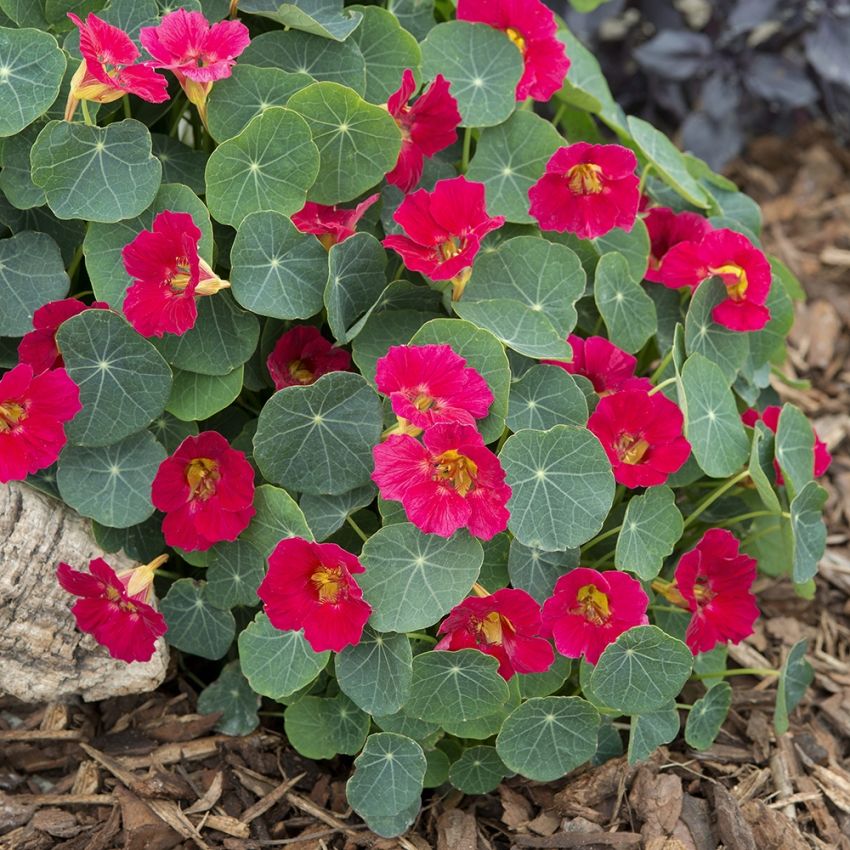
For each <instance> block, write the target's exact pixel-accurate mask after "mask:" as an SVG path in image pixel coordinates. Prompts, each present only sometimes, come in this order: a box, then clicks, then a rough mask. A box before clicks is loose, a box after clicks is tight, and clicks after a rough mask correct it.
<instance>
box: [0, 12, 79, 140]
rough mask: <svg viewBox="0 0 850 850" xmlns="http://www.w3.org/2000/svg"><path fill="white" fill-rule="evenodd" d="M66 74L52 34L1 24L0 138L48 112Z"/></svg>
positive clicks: (14, 132)
mask: <svg viewBox="0 0 850 850" xmlns="http://www.w3.org/2000/svg"><path fill="white" fill-rule="evenodd" d="M64 75H65V54H64V53H63V51H62V50H61V49H60V48H59V45H58V44H57V43H56V39H55V38H54V37H53V36H52V35H50V34H48V33H46V32H40V31H39V30H37V29H17V30H16V29H7V28H6V27H0V137H3V136H14V135H15V134H16V133H20V132H21V130H23V129H24V127H26V126H27V125H28V124H31V123H32V122H33V121H35V119H36V118H38V116H39V115H43V114H44V113H45V112H47V109H48V108H49V106H50V105H51V104H52V103H53V101H54V100H56V97H57V96H58V94H59V87H60V86H61V85H62V78H63V77H64Z"/></svg>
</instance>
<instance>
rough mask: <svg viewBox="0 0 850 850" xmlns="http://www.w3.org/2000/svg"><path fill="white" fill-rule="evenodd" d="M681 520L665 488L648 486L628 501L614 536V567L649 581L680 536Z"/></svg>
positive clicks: (658, 570) (671, 497)
mask: <svg viewBox="0 0 850 850" xmlns="http://www.w3.org/2000/svg"><path fill="white" fill-rule="evenodd" d="M683 529H684V523H683V520H682V514H681V513H680V512H679V509H678V508H677V507H676V497H675V496H674V494H673V491H672V490H671V489H670V488H669V487H663V486H662V487H650V488H649V489H647V490H645V491H644V492H643V493H642V494H641V495H639V496H634V497H633V498H631V499H630V500H629V503H628V505H627V507H626V515H625V517H624V518H623V528H622V530H621V531H620V534H619V535H618V537H617V548H616V550H615V554H614V566H615V567H616V568H617V569H618V570H628V571H629V572H633V573H634V574H635V575H636V576H638V578H640V579H641V580H642V581H651V580H652V579H654V578H656V577H657V576H658V574H659V573H660V572H661V567H662V566H663V565H664V559H665V558H666V557H667V556H668V555H669V554H670V553H671V552H672V551H673V547H674V546H675V545H676V543H677V541H678V540H679V538H680V537H681V536H682V531H683Z"/></svg>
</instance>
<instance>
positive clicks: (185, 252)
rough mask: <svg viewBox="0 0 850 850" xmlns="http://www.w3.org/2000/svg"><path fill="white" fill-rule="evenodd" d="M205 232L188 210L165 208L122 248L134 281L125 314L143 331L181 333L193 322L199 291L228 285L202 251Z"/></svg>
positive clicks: (209, 291)
mask: <svg viewBox="0 0 850 850" xmlns="http://www.w3.org/2000/svg"><path fill="white" fill-rule="evenodd" d="M200 241H201V231H200V229H199V228H198V227H197V226H196V225H195V222H194V221H193V220H192V216H191V215H189V213H185V212H171V211H170V210H164V211H163V212H161V213H158V214H157V216H156V218H155V219H154V220H153V226H152V229H151V230H143V231H142V232H141V233H139V235H138V236H137V237H136V238H135V239H134V240H133V241H132V242H130V243H129V245H125V246H124V249H123V250H122V252H121V257H122V259H123V260H124V268H125V269H126V271H127V274H128V275H130V277H132V278H133V279H134V280H133V283H132V284H131V285H130V286H129V287H128V288H127V295H126V297H125V298H124V315H125V316H126V317H127V321H128V322H129V323H130V324H131V325H132V326H133V327H134V328H135V330H136V331H137V332H138V333H140V334H141V335H142V336H147V337H151V336H158V337H161V336H162V335H163V334H166V333H171V334H177V335H178V336H179V335H181V334H184V333H186V331H188V330H190V329H191V328H193V327H194V326H195V322H196V321H197V320H198V305H197V304H196V303H195V299H196V298H197V297H198V296H199V295H214V294H215V293H216V292H218V291H219V290H220V289H225V288H226V287H228V286H230V283H229V282H228V281H226V280H222V279H221V278H220V277H219V276H218V275H217V274H216V273H215V272H214V271H213V270H212V269H211V268H210V266H209V265H208V264H207V263H206V262H205V261H204V260H202V259H201V257H200V255H199V254H198V245H199V243H200Z"/></svg>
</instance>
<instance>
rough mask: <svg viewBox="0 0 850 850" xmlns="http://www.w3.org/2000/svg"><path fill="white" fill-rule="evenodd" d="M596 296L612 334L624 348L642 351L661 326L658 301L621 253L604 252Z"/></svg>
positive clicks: (596, 285)
mask: <svg viewBox="0 0 850 850" xmlns="http://www.w3.org/2000/svg"><path fill="white" fill-rule="evenodd" d="M593 297H594V299H595V301H596V307H597V308H598V310H599V313H600V315H601V316H602V319H603V320H604V322H605V327H606V328H607V329H608V336H609V337H610V338H611V339H613V340H616V342H617V345H618V346H619V347H620V348H622V349H623V350H624V351H628V352H630V353H634V352H637V351H640V349H641V348H643V346H644V345H645V344H646V342H647V340H648V339H649V338H650V337H651V336H652V335H653V334H654V333H655V331H656V330H657V329H658V319H657V317H656V314H655V304H654V303H653V301H652V299H651V298H650V297H649V296H648V295H647V294H646V292H644V291H643V288H642V287H641V285H640V283H638V282H636V281H634V280H633V279H632V278H631V276H630V274H629V267H628V263H627V262H626V260H625V258H624V257H623V256H622V255H621V254H614V253H610V254H603V255H602V257H600V259H599V263H598V264H597V266H596V275H595V277H594V279H593Z"/></svg>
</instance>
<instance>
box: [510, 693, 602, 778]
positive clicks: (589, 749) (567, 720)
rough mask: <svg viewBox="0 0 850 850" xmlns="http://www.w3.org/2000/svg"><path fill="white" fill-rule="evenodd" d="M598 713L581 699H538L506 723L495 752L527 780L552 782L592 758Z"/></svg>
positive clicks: (598, 722) (524, 704) (529, 701)
mask: <svg viewBox="0 0 850 850" xmlns="http://www.w3.org/2000/svg"><path fill="white" fill-rule="evenodd" d="M599 724H600V718H599V712H597V710H596V709H595V708H594V707H593V706H592V705H591V704H590V703H589V702H586V701H585V700H583V699H579V698H578V697H535V698H534V699H530V700H528V701H527V702H525V703H523V704H522V705H521V706H520V707H519V708H517V709H516V710H515V711H514V712H512V713H511V714H510V716H509V717H508V719H507V720H506V721H505V724H504V726H503V727H502V730H501V732H499V736H498V738H496V751H497V753H498V754H499V757H500V758H501V759H502V761H503V762H504V763H505V765H506V766H507V767H508V768H509V769H510V770H512V771H515V772H517V773H520V774H522V775H523V776H525V777H527V778H528V779H534V780H537V781H540V782H549V781H550V780H552V779H558V778H559V777H561V776H563V775H564V774H565V773H569V771H571V770H574V769H575V768H577V767H578V766H579V765H581V764H584V763H585V762H586V761H588V760H589V759H591V758H592V757H593V754H594V753H595V752H596V738H597V734H598V731H599Z"/></svg>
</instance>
